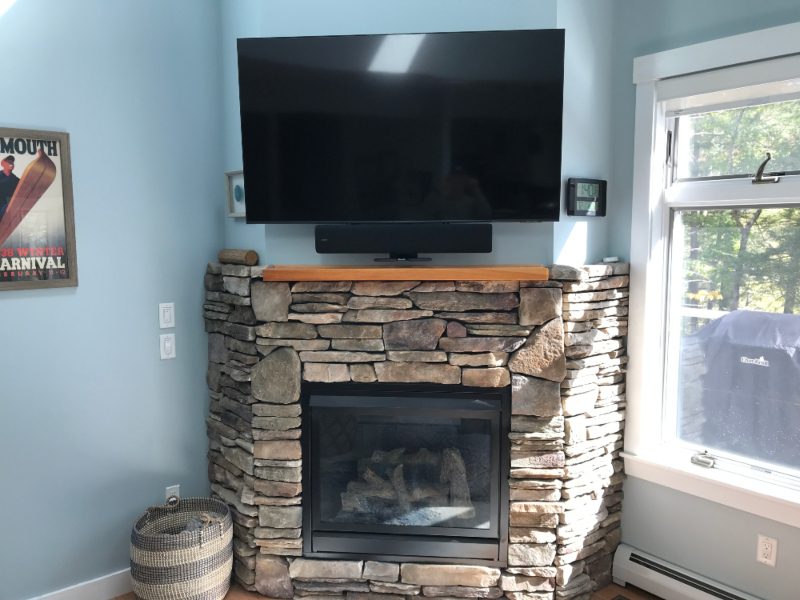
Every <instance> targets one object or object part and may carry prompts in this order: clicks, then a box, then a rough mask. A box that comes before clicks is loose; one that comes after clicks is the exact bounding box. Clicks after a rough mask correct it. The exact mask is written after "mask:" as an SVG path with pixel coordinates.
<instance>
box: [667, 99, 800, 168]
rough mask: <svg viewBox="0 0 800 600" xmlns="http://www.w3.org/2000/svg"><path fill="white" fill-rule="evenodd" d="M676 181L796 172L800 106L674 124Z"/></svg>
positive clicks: (720, 113)
mask: <svg viewBox="0 0 800 600" xmlns="http://www.w3.org/2000/svg"><path fill="white" fill-rule="evenodd" d="M677 140H678V146H677V153H676V167H677V169H676V176H677V178H678V179H684V180H685V179H697V178H702V177H724V176H736V175H740V176H741V175H749V176H752V175H754V174H755V172H756V170H757V169H758V166H759V165H760V164H761V163H762V162H763V161H764V159H765V158H766V153H767V152H769V153H770V154H771V155H772V160H771V161H770V162H769V163H768V165H767V167H766V170H765V172H767V173H769V172H789V173H790V172H795V171H800V143H798V140H800V100H787V101H785V102H775V103H771V104H759V105H754V106H742V107H738V108H729V109H725V110H717V111H713V112H704V113H700V114H691V115H685V116H681V117H678V119H677Z"/></svg>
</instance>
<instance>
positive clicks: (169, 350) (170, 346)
mask: <svg viewBox="0 0 800 600" xmlns="http://www.w3.org/2000/svg"><path fill="white" fill-rule="evenodd" d="M170 358H175V334H174V333H164V334H162V335H161V360H167V359H170Z"/></svg>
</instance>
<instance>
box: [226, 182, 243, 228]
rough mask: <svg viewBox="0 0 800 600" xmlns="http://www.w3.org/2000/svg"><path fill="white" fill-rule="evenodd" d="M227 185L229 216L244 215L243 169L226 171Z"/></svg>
mask: <svg viewBox="0 0 800 600" xmlns="http://www.w3.org/2000/svg"><path fill="white" fill-rule="evenodd" d="M225 187H226V189H227V191H228V193H227V196H228V216H229V217H244V216H246V215H245V202H244V173H243V172H242V171H228V172H227V173H225Z"/></svg>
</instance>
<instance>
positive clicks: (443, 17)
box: [222, 0, 556, 264]
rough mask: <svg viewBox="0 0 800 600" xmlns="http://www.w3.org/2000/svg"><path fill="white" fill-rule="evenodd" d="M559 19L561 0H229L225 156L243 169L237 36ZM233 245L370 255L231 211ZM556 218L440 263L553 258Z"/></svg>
mask: <svg viewBox="0 0 800 600" xmlns="http://www.w3.org/2000/svg"><path fill="white" fill-rule="evenodd" d="M555 26H556V0H535V1H533V0H504V1H503V2H500V3H492V2H485V1H483V0H437V1H436V2H430V1H429V0H384V1H381V2H375V1H374V0H342V1H341V2H330V1H329V0H227V1H226V2H224V4H223V15H222V32H223V33H222V58H223V66H222V69H223V82H224V83H223V90H224V99H223V101H224V111H225V117H224V123H225V136H226V137H225V163H226V166H227V168H228V169H230V170H233V169H240V168H241V166H242V158H241V137H240V135H239V128H240V127H239V98H238V90H237V75H236V38H237V37H269V36H282V35H322V34H349V33H387V32H389V33H392V32H427V31H469V30H487V29H524V28H550V27H555ZM225 240H226V244H227V245H228V246H232V247H244V248H253V249H255V250H257V251H258V252H259V255H260V257H261V262H262V263H270V264H281V263H294V264H298V263H309V264H326V263H336V264H354V263H363V262H364V260H365V258H364V256H349V255H327V256H321V255H317V254H316V253H315V252H314V229H313V226H310V225H270V226H267V227H265V226H263V225H247V224H245V222H244V219H235V220H234V219H227V220H226V226H225ZM552 245H553V227H552V224H549V223H536V224H523V223H504V224H496V225H495V226H494V252H492V253H491V254H488V255H487V254H474V255H454V256H451V255H435V261H436V262H437V263H439V264H484V263H547V262H550V260H551V256H552Z"/></svg>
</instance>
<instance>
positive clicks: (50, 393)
mask: <svg viewBox="0 0 800 600" xmlns="http://www.w3.org/2000/svg"><path fill="white" fill-rule="evenodd" d="M218 18H219V6H218V3H217V2H215V1H214V0H170V1H169V2H162V1H161V0H135V1H134V0H116V1H114V2H108V1H105V0H70V1H69V2H63V1H55V0H20V1H19V2H17V3H16V4H15V5H14V6H13V7H12V8H11V9H10V10H9V11H8V12H7V13H6V14H5V15H3V16H0V56H2V57H3V69H2V79H1V81H2V83H0V124H2V125H3V126H11V127H21V128H31V129H36V128H38V129H53V130H62V131H67V132H69V134H70V136H71V151H72V174H73V179H74V197H75V220H76V231H75V234H76V238H77V250H78V263H79V277H80V285H79V287H77V288H71V289H60V290H39V291H14V292H9V291H6V292H0V294H1V295H2V296H1V297H0V519H1V520H2V526H0V532H1V533H0V598H3V599H4V600H18V599H21V598H29V597H31V596H34V595H38V594H42V593H45V592H48V591H52V590H54V589H59V588H62V587H65V586H68V585H72V584H75V583H78V582H81V581H85V580H88V579H91V578H94V577H98V576H101V575H106V574H108V573H110V572H113V571H117V570H119V569H123V568H125V567H127V565H128V539H129V534H130V528H131V525H132V524H133V521H134V519H135V517H136V516H137V515H138V514H140V513H141V512H143V510H144V509H145V508H146V507H147V506H149V505H152V504H154V503H160V502H163V497H164V487H165V486H166V485H168V484H173V483H180V484H181V486H182V488H181V489H182V492H183V495H184V496H188V495H198V494H207V493H208V484H207V481H206V466H205V465H206V458H205V455H206V445H207V441H206V437H205V427H204V415H205V413H206V411H207V405H208V396H207V391H206V389H205V382H204V373H205V364H206V360H207V358H206V345H207V342H206V336H205V333H204V332H203V321H202V313H201V303H202V297H203V291H202V281H203V272H204V267H205V264H206V262H207V261H208V260H210V259H212V258H213V257H214V256H215V254H216V251H217V250H218V248H219V247H220V246H221V244H222V239H223V235H222V231H223V226H222V223H223V205H224V195H223V194H224V192H223V187H222V183H221V179H222V176H221V172H222V165H221V163H220V160H219V157H220V156H221V155H222V154H223V153H222V150H221V147H220V146H221V140H222V133H221V125H220V116H221V114H222V110H221V97H220V94H219V91H218V85H219V80H220V75H219V70H220V62H219V53H218ZM165 301H174V302H175V304H176V310H177V327H176V328H175V330H174V331H175V332H176V334H177V353H178V358H177V359H176V360H172V361H163V362H162V361H160V360H159V355H158V334H159V329H158V319H157V304H158V303H159V302H165Z"/></svg>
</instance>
